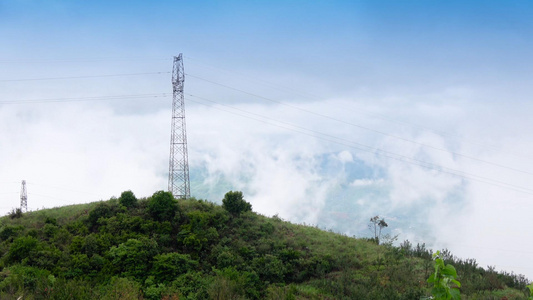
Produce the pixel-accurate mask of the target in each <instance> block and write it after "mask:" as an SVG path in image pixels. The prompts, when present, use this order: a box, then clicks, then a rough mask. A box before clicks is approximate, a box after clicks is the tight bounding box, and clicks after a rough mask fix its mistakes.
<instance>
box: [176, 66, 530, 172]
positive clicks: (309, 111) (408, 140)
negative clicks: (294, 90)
mask: <svg viewBox="0 0 533 300" xmlns="http://www.w3.org/2000/svg"><path fill="white" fill-rule="evenodd" d="M186 75H187V76H190V77H194V78H196V79H200V80H203V81H206V82H209V83H212V84H215V85H219V86H222V87H224V88H227V89H231V90H234V91H238V92H241V93H244V94H247V95H250V96H253V97H256V98H260V99H263V100H267V101H270V102H273V103H277V104H280V105H283V106H287V107H290V108H293V109H296V110H299V111H303V112H305V113H309V114H312V115H315V116H319V117H322V118H325V119H329V120H332V121H336V122H339V123H343V124H346V125H349V126H353V127H357V128H360V129H363V130H367V131H371V132H374V133H378V134H381V135H384V136H388V137H392V138H395V139H398V140H402V141H404V142H409V143H413V144H416V145H419V146H422V147H426V148H430V149H433V150H436V151H441V152H446V153H449V154H452V155H456V156H460V157H464V158H467V159H470V160H475V161H478V162H481V163H485V164H488V165H493V166H496V167H499V168H503V169H508V170H511V171H515V172H520V173H524V174H528V175H532V176H533V172H529V171H524V170H520V169H517V168H514V167H510V166H506V165H502V164H498V163H494V162H490V161H486V160H483V159H479V158H476V157H473V156H469V155H466V154H462V153H458V152H453V151H449V150H446V149H443V148H439V147H435V146H431V145H427V144H424V143H420V142H417V141H413V140H410V139H407V138H403V137H400V136H396V135H393V134H389V133H386V132H383V131H380V130H376V129H373V128H369V127H365V126H362V125H359V124H355V123H351V122H347V121H344V120H341V119H338V118H335V117H332V116H328V115H325V114H321V113H317V112H314V111H311V110H308V109H305V108H301V107H299V106H296V105H292V104H288V103H285V102H282V101H278V100H274V99H271V98H267V97H263V96H260V95H257V94H254V93H250V92H247V91H244V90H241V89H238V88H234V87H231V86H228V85H225V84H221V83H218V82H214V81H211V80H208V79H205V78H201V77H198V76H195V75H191V74H186Z"/></svg>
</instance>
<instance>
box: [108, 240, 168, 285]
mask: <svg viewBox="0 0 533 300" xmlns="http://www.w3.org/2000/svg"><path fill="white" fill-rule="evenodd" d="M157 251H158V247H157V243H156V242H155V241H153V240H151V239H148V238H145V237H143V238H140V239H129V240H128V241H127V242H125V243H122V244H120V245H118V246H114V247H111V249H110V250H109V257H110V260H111V263H112V264H113V266H114V267H115V268H116V271H117V272H118V273H119V274H120V276H124V277H134V278H138V279H142V278H145V277H146V276H147V275H148V274H147V273H148V271H149V270H150V269H151V267H152V265H151V262H152V259H153V258H154V256H155V255H157Z"/></svg>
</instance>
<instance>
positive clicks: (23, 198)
mask: <svg viewBox="0 0 533 300" xmlns="http://www.w3.org/2000/svg"><path fill="white" fill-rule="evenodd" d="M20 210H21V211H24V212H25V211H28V191H26V180H22V188H21V189H20Z"/></svg>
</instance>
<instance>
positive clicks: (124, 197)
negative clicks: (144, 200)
mask: <svg viewBox="0 0 533 300" xmlns="http://www.w3.org/2000/svg"><path fill="white" fill-rule="evenodd" d="M118 201H119V203H120V204H122V205H124V206H125V207H128V208H130V207H135V206H136V205H137V198H136V197H135V194H133V192H132V191H124V192H122V194H120V198H118Z"/></svg>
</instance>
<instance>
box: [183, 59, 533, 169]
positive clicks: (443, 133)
mask: <svg viewBox="0 0 533 300" xmlns="http://www.w3.org/2000/svg"><path fill="white" fill-rule="evenodd" d="M188 58H189V59H192V60H193V61H194V60H196V61H197V62H196V63H197V64H200V65H204V66H207V67H208V68H212V69H216V70H221V71H224V72H226V73H232V74H236V75H238V76H240V77H241V78H243V79H245V80H247V81H251V82H256V83H259V84H262V85H265V86H270V87H271V88H274V89H276V90H280V91H284V92H289V93H293V94H295V95H299V96H302V97H305V98H308V99H314V100H322V99H321V98H320V97H317V96H316V95H314V94H310V93H306V92H302V91H299V90H295V89H293V88H289V87H286V86H282V85H279V84H276V83H272V82H269V81H265V80H262V79H257V78H251V77H250V75H249V74H243V73H240V72H236V71H232V70H228V69H224V68H220V67H215V66H211V65H209V64H206V63H201V62H199V61H198V60H197V59H194V58H190V57H188ZM356 113H362V114H366V115H369V116H371V117H374V118H378V119H381V120H384V121H387V122H391V123H396V124H402V125H407V126H411V127H414V128H419V129H423V130H427V131H430V132H433V133H435V134H437V135H440V136H442V137H445V136H448V137H451V138H453V139H459V138H461V137H460V136H459V135H457V134H453V133H450V132H446V131H443V130H436V129H433V128H429V127H427V126H423V125H419V124H414V123H410V122H405V121H399V120H395V119H391V118H389V117H386V116H384V115H381V114H378V113H375V112H369V111H367V110H364V109H362V108H358V109H357V111H356ZM461 142H463V143H465V144H472V145H479V146H483V147H487V148H491V149H493V150H494V149H497V146H495V145H493V144H487V143H483V142H479V141H477V142H476V141H473V140H472V138H470V137H469V140H467V141H465V140H461ZM510 154H511V155H512V156H515V157H520V158H526V159H529V160H531V159H533V157H531V156H527V155H524V154H523V153H521V154H518V153H514V154H512V153H510ZM532 174H533V173H532Z"/></svg>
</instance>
